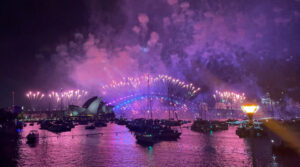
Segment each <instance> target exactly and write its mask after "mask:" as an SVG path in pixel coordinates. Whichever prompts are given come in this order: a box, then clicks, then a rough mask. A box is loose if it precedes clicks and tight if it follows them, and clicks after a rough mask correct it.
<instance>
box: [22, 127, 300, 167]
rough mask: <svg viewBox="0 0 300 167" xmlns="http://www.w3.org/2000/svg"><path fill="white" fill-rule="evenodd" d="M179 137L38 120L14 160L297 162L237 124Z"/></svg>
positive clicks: (119, 166) (64, 165) (61, 165)
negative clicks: (42, 125) (149, 140)
mask: <svg viewBox="0 0 300 167" xmlns="http://www.w3.org/2000/svg"><path fill="white" fill-rule="evenodd" d="M30 130H38V131H39V134H40V135H39V136H40V139H39V141H38V143H36V144H35V145H29V144H27V143H26V138H25V137H26V135H27V134H28V133H29V131H30ZM181 130H182V135H181V138H180V139H179V140H178V141H163V142H159V143H157V144H154V145H153V146H147V147H145V146H141V145H139V144H137V143H136V139H135V137H134V134H133V133H130V132H129V131H128V129H127V128H126V127H125V126H119V125H116V124H108V126H107V127H102V128H96V129H94V130H86V129H85V127H84V126H83V125H79V126H76V127H75V128H73V129H72V131H70V132H63V133H60V134H56V133H52V132H50V131H47V130H40V129H39V125H37V124H35V125H34V126H27V127H24V128H23V130H22V132H21V136H22V138H21V139H20V142H19V144H18V149H17V160H16V161H17V166H30V167H31V166H49V167H50V166H55V167H72V166H109V167H123V166H126V167H127V166H137V167H141V166H184V167H187V166H237V167H240V166H264V167H265V166H298V164H300V160H299V159H298V158H292V157H279V156H275V155H273V154H272V151H271V143H270V140H269V139H265V138H256V139H241V138H239V137H238V136H237V135H236V134H235V130H236V127H234V126H231V127H229V129H228V130H225V131H220V132H214V133H209V134H201V133H197V132H193V131H191V130H190V129H188V128H182V129H181Z"/></svg>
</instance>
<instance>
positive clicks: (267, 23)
mask: <svg viewBox="0 0 300 167" xmlns="http://www.w3.org/2000/svg"><path fill="white" fill-rule="evenodd" d="M92 2H93V3H90V2H89V3H87V5H88V6H90V18H91V19H90V24H91V25H90V28H89V29H88V33H82V32H78V33H77V34H75V35H74V38H73V40H71V41H69V42H68V43H64V44H61V45H58V46H57V49H56V54H54V55H53V56H52V59H51V62H52V63H53V64H55V67H56V70H55V71H56V72H55V73H56V74H57V75H61V74H63V76H64V77H66V78H68V80H69V82H71V83H72V84H73V85H75V86H77V87H81V88H86V89H90V90H94V92H97V91H99V87H100V86H101V85H104V84H108V83H110V82H112V81H119V80H121V79H122V78H123V77H128V76H130V77H135V76H140V75H143V74H146V73H150V74H152V75H157V74H168V75H171V76H174V77H177V78H180V79H182V80H184V81H186V82H192V83H194V84H195V85H197V86H200V87H202V88H204V89H203V91H205V90H214V89H216V88H218V89H235V90H237V91H243V92H246V93H247V94H248V95H250V96H254V97H255V96H257V95H259V94H262V92H263V91H264V92H265V91H269V90H273V89H277V88H280V87H281V86H282V85H281V84H283V85H284V84H290V82H288V83H281V82H280V83H277V84H275V86H274V85H273V83H272V82H273V81H276V76H277V77H278V76H281V77H283V78H284V76H287V77H288V76H290V77H291V76H294V78H295V75H294V74H295V73H297V70H296V72H291V73H293V74H290V73H289V74H288V75H286V73H284V72H278V71H279V69H280V70H281V71H284V69H285V68H286V67H288V66H289V67H295V66H297V62H298V64H299V52H300V51H299V47H298V44H299V42H300V38H299V35H295V34H296V32H297V31H296V30H297V28H299V13H300V11H299V5H300V3H299V2H298V1H293V0H288V1H276V2H275V1H258V0H256V1H253V0H246V1H239V0H231V1H218V0H217V1H210V0H188V1H183V0H160V1H158V0H156V1H153V0H145V1H133V0H126V1H114V2H115V3H114V4H112V5H113V6H112V7H111V8H112V9H110V10H111V12H112V13H109V14H106V15H107V16H106V15H105V14H103V13H101V12H103V11H100V10H99V8H101V3H100V2H96V1H92ZM297 6H298V7H297ZM110 16H111V17H110ZM297 34H298V33H297ZM297 55H298V57H297ZM274 63H275V64H274ZM276 63H277V64H276ZM275 66H276V67H275ZM279 66H281V67H282V68H280V67H279ZM278 68H279V69H278ZM295 68H296V67H295ZM298 73H299V69H298ZM298 79H299V76H298ZM296 80H297V77H296ZM290 86H291V87H294V88H295V89H297V90H298V89H299V87H297V85H296V84H294V81H291V84H290ZM262 87H263V88H262ZM251 93H252V94H251ZM95 94H97V93H95Z"/></svg>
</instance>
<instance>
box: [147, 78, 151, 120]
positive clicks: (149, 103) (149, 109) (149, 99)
mask: <svg viewBox="0 0 300 167" xmlns="http://www.w3.org/2000/svg"><path fill="white" fill-rule="evenodd" d="M148 111H149V112H150V118H151V119H152V106H151V98H150V76H149V73H148Z"/></svg>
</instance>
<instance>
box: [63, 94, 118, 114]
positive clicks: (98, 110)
mask: <svg viewBox="0 0 300 167" xmlns="http://www.w3.org/2000/svg"><path fill="white" fill-rule="evenodd" d="M112 109H113V106H111V105H107V104H106V103H105V102H104V101H103V100H102V99H101V98H100V97H97V96H95V97H92V98H90V99H88V100H87V101H86V102H85V103H84V104H83V105H82V107H80V106H75V105H70V106H69V109H68V110H67V111H66V112H65V116H71V117H80V116H98V115H103V114H108V113H113V111H112Z"/></svg>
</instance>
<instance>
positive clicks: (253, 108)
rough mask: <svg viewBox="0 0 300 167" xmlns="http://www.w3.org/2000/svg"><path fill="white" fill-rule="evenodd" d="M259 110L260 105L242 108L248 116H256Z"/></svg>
mask: <svg viewBox="0 0 300 167" xmlns="http://www.w3.org/2000/svg"><path fill="white" fill-rule="evenodd" d="M258 109H259V106H258V105H243V106H242V110H243V111H244V112H245V113H246V114H255V113H256V112H257V111H258Z"/></svg>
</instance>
